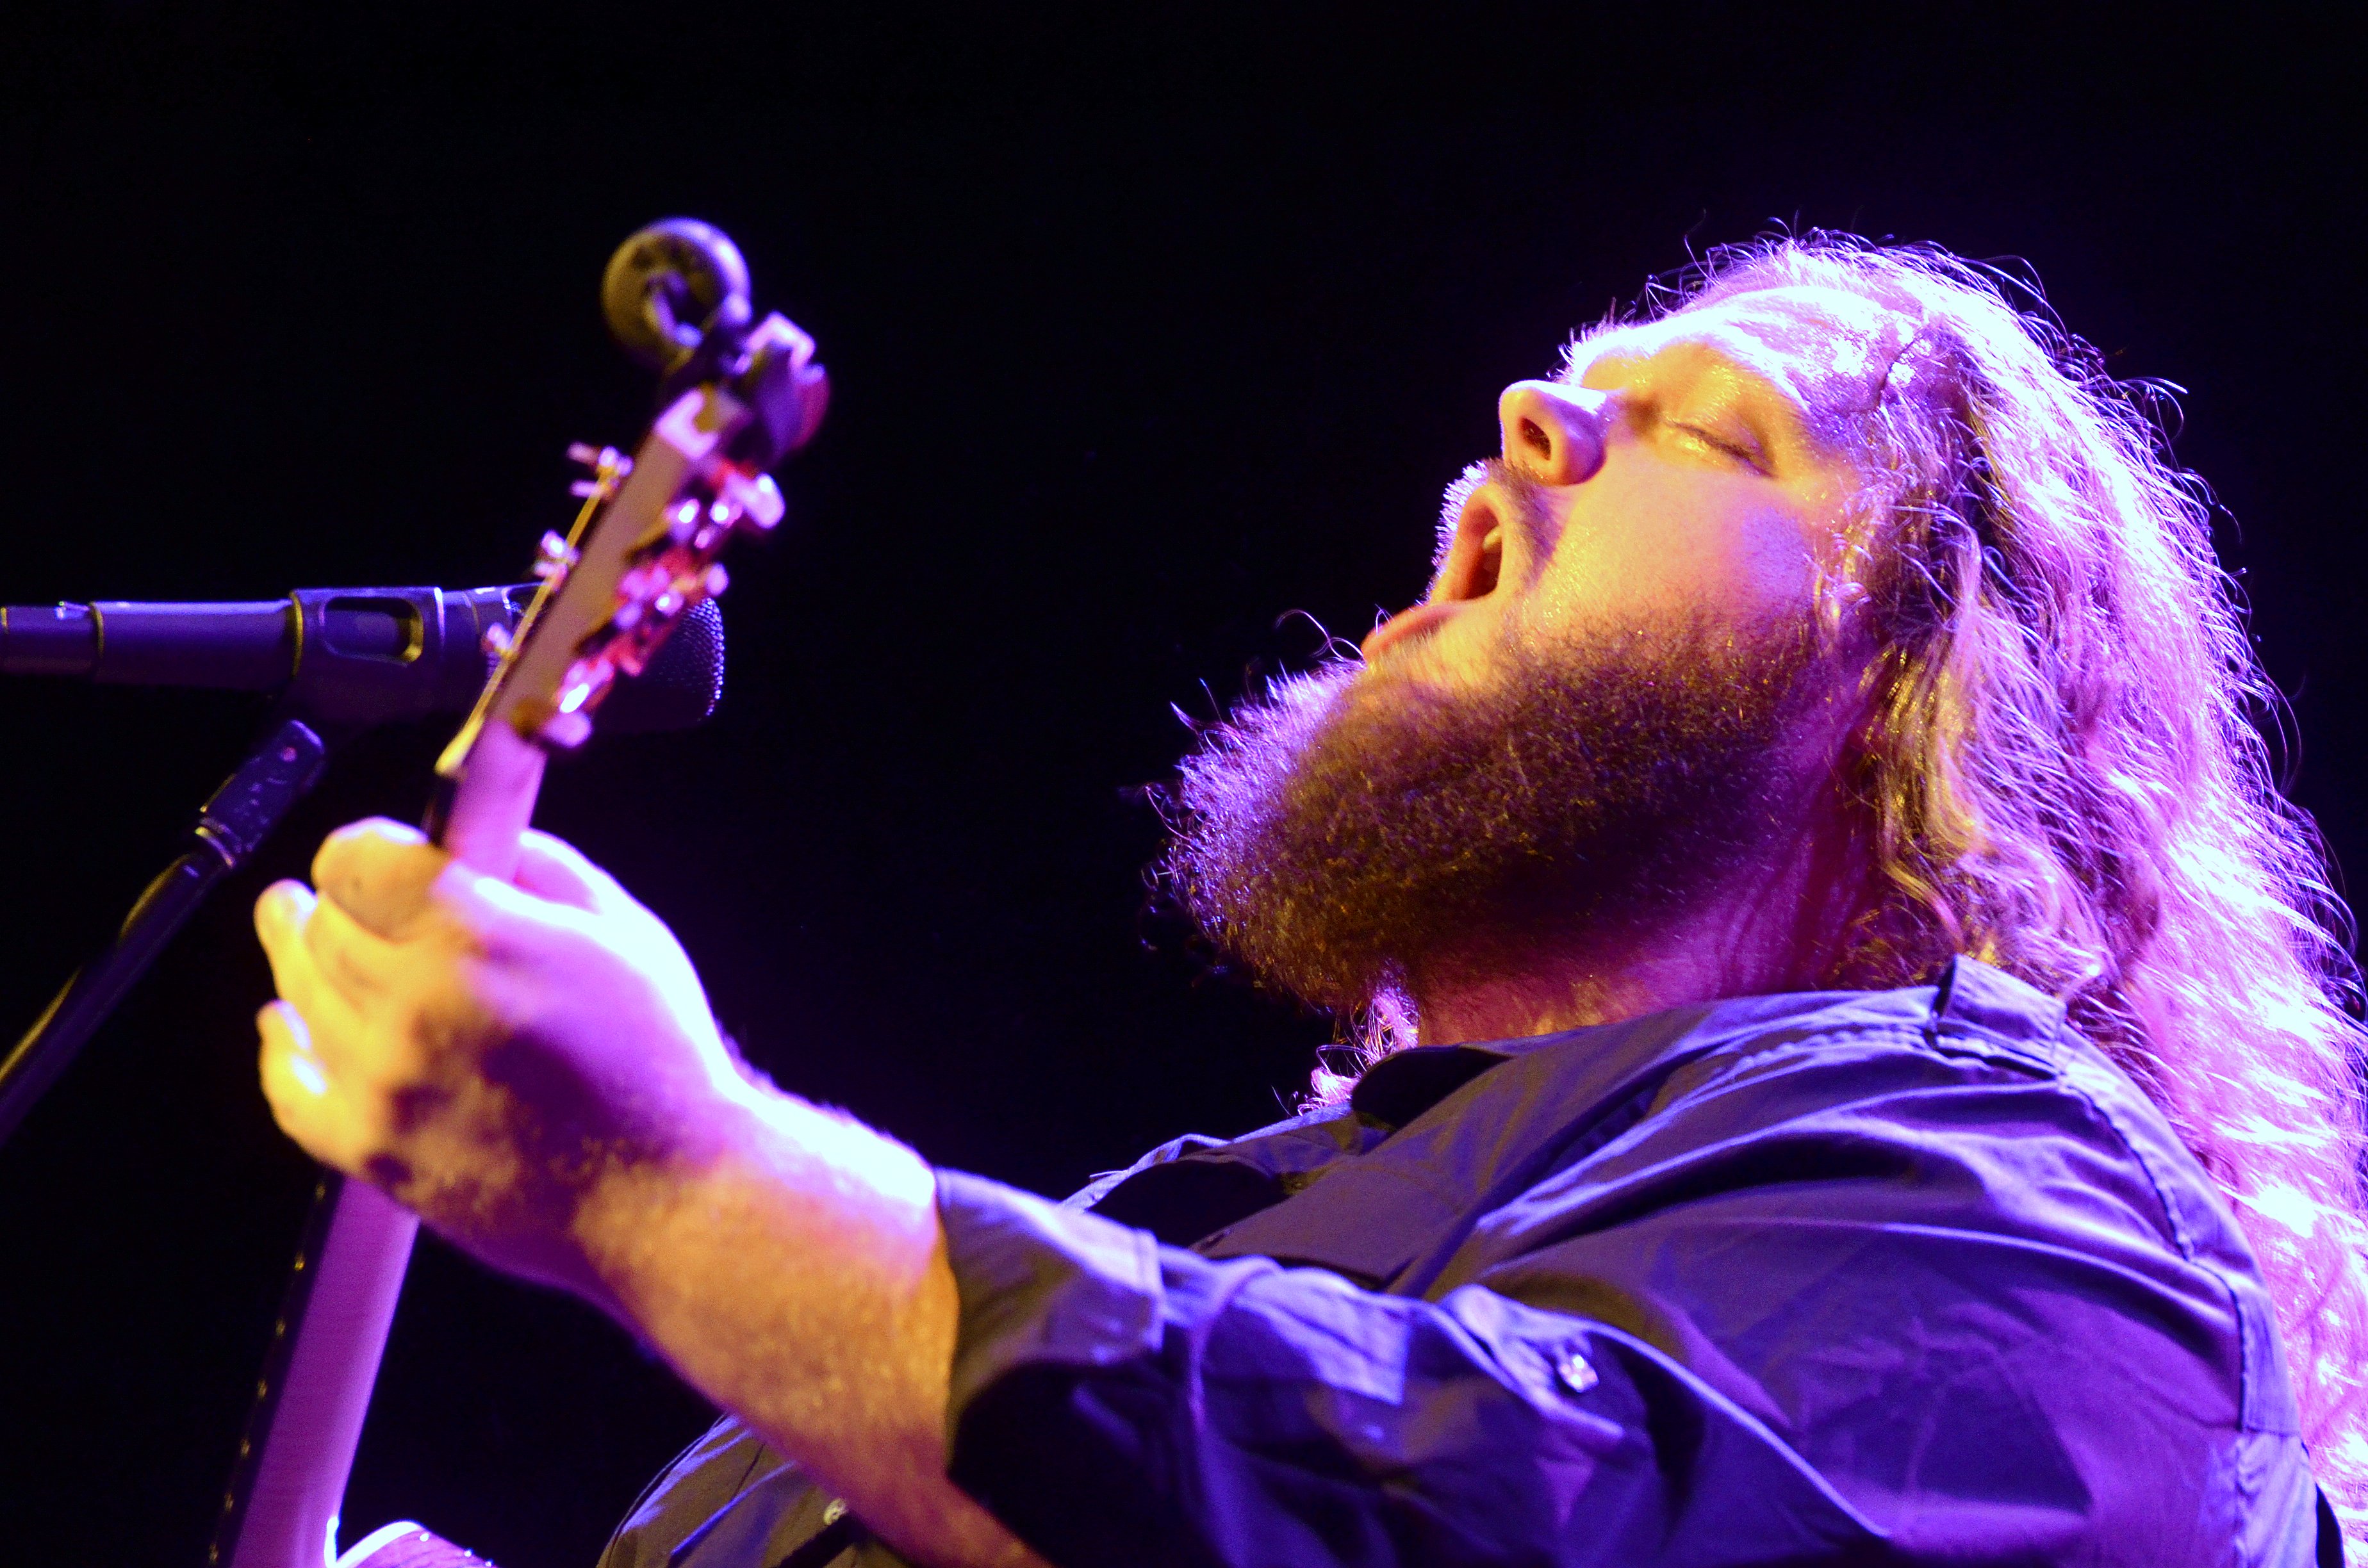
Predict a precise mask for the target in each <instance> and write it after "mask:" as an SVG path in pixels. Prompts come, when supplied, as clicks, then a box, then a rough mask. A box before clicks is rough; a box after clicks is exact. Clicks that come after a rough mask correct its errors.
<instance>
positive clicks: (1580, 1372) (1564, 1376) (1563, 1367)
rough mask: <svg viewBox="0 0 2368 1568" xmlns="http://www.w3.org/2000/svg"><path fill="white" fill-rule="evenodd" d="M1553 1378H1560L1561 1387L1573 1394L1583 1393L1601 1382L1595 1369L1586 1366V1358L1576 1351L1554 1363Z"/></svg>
mask: <svg viewBox="0 0 2368 1568" xmlns="http://www.w3.org/2000/svg"><path fill="white" fill-rule="evenodd" d="M1554 1376H1555V1377H1557V1378H1560V1379H1561V1380H1562V1386H1563V1387H1565V1388H1566V1389H1568V1390H1570V1392H1573V1393H1585V1392H1587V1391H1588V1390H1589V1389H1591V1388H1593V1387H1594V1386H1595V1385H1596V1384H1598V1383H1600V1382H1601V1381H1603V1380H1602V1379H1601V1378H1600V1377H1598V1376H1596V1373H1595V1369H1594V1368H1593V1367H1590V1366H1588V1364H1587V1358H1586V1357H1584V1356H1582V1355H1580V1354H1579V1353H1578V1352H1577V1351H1576V1350H1574V1351H1572V1352H1571V1353H1570V1354H1569V1355H1567V1356H1565V1357H1564V1358H1562V1359H1561V1360H1559V1361H1557V1362H1555V1363H1554Z"/></svg>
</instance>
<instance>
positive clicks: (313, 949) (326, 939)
mask: <svg viewBox="0 0 2368 1568" xmlns="http://www.w3.org/2000/svg"><path fill="white" fill-rule="evenodd" d="M302 941H303V944H304V950H305V952H306V953H307V954H308V955H310V957H311V958H312V960H313V971H314V972H315V973H316V974H318V975H319V977H320V978H321V979H322V980H324V981H325V982H326V983H328V984H329V985H331V986H332V987H334V988H335V989H336V993H337V994H338V995H340V996H342V997H344V998H345V999H346V1001H347V1002H348V1003H350V1004H352V1005H353V1006H355V1008H356V1009H358V1010H359V1009H361V1008H364V1007H366V1006H369V1005H370V1003H372V1002H374V1001H376V1000H377V999H378V998H380V997H381V996H384V995H385V994H387V993H388V992H389V991H390V990H392V989H393V988H394V985H395V983H397V982H398V981H399V980H400V979H402V978H403V976H404V972H405V971H406V970H407V969H415V968H416V967H417V966H419V965H421V964H423V963H425V962H427V961H429V959H428V955H427V954H424V953H422V952H421V951H419V950H418V944H416V943H397V942H390V941H388V940H387V939H386V938H385V937H381V936H380V935H379V934H378V933H377V932H375V931H372V930H370V928H369V927H368V926H364V925H362V923H361V922H360V921H359V920H356V919H355V918H354V917H353V916H352V915H349V914H347V912H346V908H345V905H343V904H341V903H337V902H336V900H334V899H323V900H321V901H320V902H319V903H316V904H315V905H314V906H313V911H312V913H311V914H310V915H308V916H307V917H306V919H305V920H304V922H303V928H302Z"/></svg>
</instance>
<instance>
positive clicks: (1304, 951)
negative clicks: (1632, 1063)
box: [1160, 619, 1816, 1012]
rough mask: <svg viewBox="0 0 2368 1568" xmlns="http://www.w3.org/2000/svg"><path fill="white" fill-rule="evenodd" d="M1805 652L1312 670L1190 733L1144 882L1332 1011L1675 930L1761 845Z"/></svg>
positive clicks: (1792, 625)
mask: <svg viewBox="0 0 2368 1568" xmlns="http://www.w3.org/2000/svg"><path fill="white" fill-rule="evenodd" d="M1815 644H1816V639H1815V635H1814V632H1813V631H1811V629H1810V625H1809V623H1808V622H1807V621H1806V620H1805V619H1804V620H1801V621H1787V622H1782V623H1776V624H1769V625H1765V626H1762V627H1759V628H1758V629H1755V630H1754V631H1749V632H1748V633H1737V632H1736V631H1733V630H1731V629H1719V630H1713V629H1712V628H1710V627H1708V626H1705V625H1692V626H1682V627H1679V628H1676V629H1671V628H1668V627H1659V628H1643V627H1624V628H1616V629H1611V628H1598V629H1593V630H1592V631H1590V633H1589V634H1588V635H1586V636H1584V637H1583V638H1580V639H1577V641H1576V642H1575V643H1574V645H1572V646H1570V647H1568V648H1565V649H1563V650H1561V651H1558V652H1554V653H1547V652H1542V651H1540V650H1538V649H1537V648H1536V647H1535V646H1534V645H1533V644H1532V643H1531V642H1529V641H1528V640H1526V639H1520V638H1518V637H1516V636H1513V635H1511V634H1509V633H1508V637H1507V639H1506V640H1505V642H1503V643H1502V644H1501V646H1500V647H1499V649H1498V653H1499V657H1498V659H1497V661H1496V669H1497V677H1496V678H1494V679H1492V680H1491V682H1490V684H1489V685H1488V686H1487V687H1485V688H1484V689H1480V690H1476V691H1463V692H1455V691H1442V690H1440V689H1438V688H1435V687H1429V686H1426V685H1423V684H1419V683H1417V681H1416V680H1415V679H1413V678H1412V677H1411V676H1409V675H1408V674H1406V665H1407V663H1408V661H1405V660H1403V659H1402V660H1400V661H1398V662H1397V663H1395V664H1390V663H1384V664H1383V665H1378V666H1375V667H1372V668H1367V667H1365V666H1362V665H1357V664H1354V663H1342V664H1336V665H1326V666H1325V667H1323V668H1321V669H1319V670H1317V671H1315V673H1314V674H1312V675H1307V676H1295V677H1292V678H1290V679H1287V680H1284V681H1281V682H1280V683H1278V684H1277V685H1276V686H1275V687H1273V688H1272V689H1271V690H1270V691H1269V693H1268V695H1267V696H1266V697H1265V698H1264V699H1259V700H1255V701H1250V702H1246V703H1244V704H1243V705H1242V706H1240V707H1239V708H1237V709H1236V710H1235V711H1234V713H1233V714H1232V716H1231V717H1230V718H1229V719H1228V721H1227V722H1224V723H1223V724H1220V725H1216V726H1214V727H1212V729H1210V730H1209V731H1207V732H1204V733H1203V734H1202V737H1201V744H1200V745H1199V747H1198V748H1197V749H1196V751H1195V752H1194V754H1193V755H1192V756H1189V757H1187V758H1186V759H1185V760H1184V761H1183V763H1182V764H1181V765H1180V768H1179V777H1178V784H1177V788H1176V790H1175V791H1174V793H1173V795H1172V797H1171V799H1172V801H1173V803H1174V811H1173V813H1172V817H1173V820H1172V823H1171V826H1172V827H1173V830H1174V834H1173V837H1172V838H1171V840H1170V842H1169V845H1168V848H1167V853H1166V855H1165V857H1164V858H1163V859H1162V861H1161V865H1160V870H1161V872H1162V873H1163V875H1164V877H1165V879H1166V881H1167V885H1168V886H1169V887H1170V888H1171V889H1173V890H1174V891H1175V892H1177V893H1178V894H1179V895H1180V897H1181V902H1182V903H1183V904H1184V906H1185V907H1186V908H1187V909H1188V910H1189V911H1190V914H1191V915H1192V916H1193V918H1194V919H1195V921H1196V922H1197V923H1198V924H1199V926H1200V927H1201V930H1202V932H1203V933H1205V934H1206V935H1207V936H1208V937H1210V938H1211V939H1212V941H1214V942H1215V943H1216V945H1217V946H1218V947H1219V948H1220V949H1224V950H1225V951H1227V952H1229V953H1230V954H1232V955H1233V956H1234V957H1235V958H1236V959H1237V960H1240V961H1241V962H1243V963H1245V964H1247V966H1248V967H1249V968H1251V969H1252V970H1253V971H1256V972H1257V973H1258V975H1259V976H1260V977H1261V978H1262V979H1263V980H1265V981H1266V982H1267V983H1269V984H1271V985H1275V986H1279V987H1281V989H1283V990H1285V991H1288V992H1290V993H1291V994H1293V995H1295V996H1297V997H1299V998H1300V999H1301V1000H1303V1001H1304V1002H1306V1003H1309V1004H1311V1005H1313V1006H1319V1007H1326V1008H1331V1009H1334V1010H1336V1011H1342V1012H1347V1011H1350V1010H1353V1009H1356V1008H1359V1007H1363V1006H1370V1005H1372V1004H1374V1003H1375V1002H1376V1001H1377V999H1380V998H1383V997H1385V996H1387V995H1389V994H1391V993H1394V992H1400V991H1407V990H1411V991H1413V992H1415V993H1417V994H1418V993H1419V992H1421V991H1422V990H1423V989H1424V988H1425V986H1424V982H1425V979H1426V977H1430V978H1440V977H1443V976H1444V975H1446V974H1448V973H1450V972H1456V971H1469V970H1470V969H1471V968H1472V967H1474V966H1475V965H1477V966H1485V965H1488V964H1491V963H1493V962H1496V961H1498V960H1500V958H1502V957H1507V956H1510V955H1512V954H1514V953H1515V952H1517V951H1518V949H1520V947H1522V946H1524V945H1526V944H1528V943H1530V942H1533V941H1535V940H1536V939H1537V938H1539V937H1543V936H1549V935H1552V934H1554V933H1555V932H1557V931H1575V930H1578V929H1582V928H1584V927H1586V926H1590V925H1594V924H1596V923H1599V922H1607V921H1627V922H1629V923H1630V924H1631V925H1632V926H1633V925H1634V923H1635V922H1637V921H1638V920H1640V919H1643V918H1646V917H1661V918H1667V917H1669V916H1672V915H1679V914H1681V913H1682V911H1683V909H1684V908H1685V906H1686V904H1687V903H1688V902H1689V900H1690V899H1691V897H1692V896H1693V895H1694V894H1696V893H1697V892H1699V891H1700V890H1701V889H1702V888H1703V887H1704V886H1705V885H1706V884H1708V883H1710V882H1712V881H1715V880H1716V879H1717V878H1718V877H1720V876H1721V875H1722V874H1723V873H1725V872H1727V871H1729V870H1731V869H1733V868H1734V867H1735V866H1736V863H1737V862H1738V860H1739V859H1740V858H1741V857H1742V856H1743V855H1744V854H1745V853H1746V852H1748V850H1749V849H1750V848H1751V847H1753V846H1756V845H1758V844H1759V843H1761V842H1763V841H1764V839H1765V838H1766V836H1767V834H1768V832H1769V827H1770V824H1769V823H1768V822H1767V821H1766V820H1765V819H1766V817H1767V815H1768V807H1767V805H1766V802H1767V801H1768V800H1769V798H1770V785H1771V784H1772V783H1773V782H1774V781H1775V778H1776V776H1777V775H1778V774H1779V773H1780V772H1781V771H1782V768H1783V766H1784V765H1783V762H1782V754H1783V751H1784V746H1783V742H1784V740H1785V738H1786V735H1787V733H1789V732H1790V731H1791V730H1792V729H1793V727H1794V721H1795V719H1796V718H1797V716H1798V714H1799V713H1800V712H1802V711H1803V710H1804V709H1805V708H1806V707H1807V706H1808V704H1809V701H1810V700H1811V699H1810V698H1809V697H1808V696H1807V695H1805V694H1804V687H1805V686H1806V685H1807V684H1808V683H1807V682H1805V681H1804V672H1805V671H1807V670H1808V669H1809V668H1810V667H1811V666H1812V665H1814V664H1815V662H1816V659H1815V652H1816V646H1815Z"/></svg>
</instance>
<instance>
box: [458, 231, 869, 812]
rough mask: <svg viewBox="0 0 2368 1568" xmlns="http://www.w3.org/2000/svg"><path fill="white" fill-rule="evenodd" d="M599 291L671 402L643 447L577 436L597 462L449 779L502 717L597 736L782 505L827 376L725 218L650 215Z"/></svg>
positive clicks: (570, 738) (618, 330) (546, 738)
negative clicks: (616, 700)
mask: <svg viewBox="0 0 2368 1568" xmlns="http://www.w3.org/2000/svg"><path fill="white" fill-rule="evenodd" d="M601 292H602V302H603V305H604V308H605V311H606V313H607V315H608V318H609V327H610V330H611V331H612V332H613V333H614V334H615V335H616V336H617V337H618V339H619V341H620V343H622V344H623V345H624V347H626V349H627V350H628V352H630V353H632V354H633V355H634V356H635V357H636V358H641V359H643V361H644V362H646V363H649V364H651V365H653V366H654V367H655V368H656V369H659V370H660V371H661V372H662V376H663V380H662V381H661V383H660V385H661V393H660V396H661V403H662V406H661V409H660V412H659V414H658V416H657V418H656V419H655V421H654V422H653V423H652V425H651V426H650V429H649V432H648V434H646V435H645V436H644V437H643V438H642V441H641V444H640V445H639V446H638V447H637V448H636V449H634V451H633V452H632V455H630V456H627V455H626V454H624V453H621V452H620V451H618V450H616V449H613V448H601V449H593V448H590V447H586V446H577V447H575V448H571V449H570V451H569V455H570V456H572V457H574V458H575V460H578V461H579V462H582V463H583V464H585V465H586V468H587V469H588V470H589V471H590V472H589V475H588V477H587V478H586V479H584V480H581V481H579V482H578V483H577V484H576V486H575V489H576V493H577V494H580V495H581V496H583V498H584V505H583V507H582V509H581V510H580V511H579V512H578V513H577V515H576V518H575V526H574V527H573V528H571V529H570V530H569V531H568V534H567V536H566V537H565V538H564V539H563V538H561V537H560V536H559V535H557V534H555V533H553V534H545V535H544V536H543V541H542V548H541V552H540V556H539V559H538V560H537V562H536V563H535V574H536V575H537V576H539V577H540V578H541V580H542V586H541V590H540V591H539V592H538V593H537V594H536V595H535V597H534V600H533V602H532V603H531V604H529V606H528V608H527V610H526V612H525V614H524V615H523V616H522V617H521V618H520V619H519V621H518V627H517V630H516V631H514V632H512V633H511V634H510V635H509V636H508V637H507V639H505V640H503V641H502V642H500V643H498V644H496V645H495V652H496V653H498V654H499V655H500V658H499V662H498V664H497V665H495V670H494V673H493V676H492V677H491V679H490V680H489V681H488V682H487V684H486V687H485V690H484V695H483V696H481V697H480V698H479V699H478V702H477V706H476V710H475V711H473V712H472V713H471V714H470V716H469V719H468V722H466V723H465V724H463V725H462V726H461V731H460V733H458V734H456V735H454V736H453V738H452V742H451V744H450V745H449V746H447V747H446V748H445V751H444V755H443V756H442V757H441V758H439V759H438V762H437V765H436V772H437V776H438V779H439V780H441V781H442V782H443V784H444V785H445V786H446V787H447V788H448V789H450V788H455V787H458V786H459V785H460V784H461V783H462V781H463V780H464V779H466V778H468V777H469V775H470V773H471V771H472V764H476V763H478V762H480V761H482V760H483V759H484V752H485V751H486V750H487V749H488V747H489V746H490V747H492V748H493V749H507V748H506V747H505V745H504V743H503V742H501V741H498V740H489V737H491V736H493V735H494V734H495V733H496V732H502V733H507V735H509V736H514V737H516V738H517V739H518V740H519V741H523V742H526V743H528V744H530V745H531V746H533V747H534V748H536V749H537V750H538V751H541V752H548V751H554V750H558V751H566V750H573V749H575V747H576V746H579V745H581V744H584V742H585V741H586V740H587V739H589V738H590V736H591V733H592V728H593V715H594V714H595V712H596V711H597V710H598V708H599V706H600V702H601V699H603V698H605V697H606V696H607V695H608V693H609V689H610V688H611V687H613V686H614V685H615V684H616V682H617V681H618V680H619V679H620V678H624V677H630V676H636V675H639V674H640V673H641V672H642V670H643V667H644V666H646V665H648V663H649V661H650V658H651V656H652V655H653V654H655V653H656V652H657V650H658V647H659V646H660V644H662V643H663V642H665V641H666V638H667V636H668V635H669V634H670V633H672V631H674V629H675V628H676V626H677V625H678V624H679V623H680V622H681V620H682V619H683V617H684V616H685V615H687V614H688V613H689V611H690V610H691V609H692V608H693V607H695V606H696V605H698V604H699V603H700V601H701V600H702V599H708V598H712V597H715V596H716V595H718V594H721V593H722V592H723V587H724V582H725V576H724V571H723V565H722V563H721V561H720V560H719V557H721V556H722V554H723V550H724V547H725V546H726V545H727V544H728V543H730V541H731V540H733V539H734V537H736V536H738V535H741V534H765V533H769V532H771V531H772V529H773V528H774V527H775V526H776V525H778V524H779V523H780V520H781V516H782V511H783V506H782V501H781V493H780V489H779V488H778V487H777V486H776V485H775V484H774V483H773V480H772V477H771V475H770V474H768V472H766V470H767V469H768V468H769V467H771V466H772V465H773V464H775V463H777V462H779V461H780V460H781V459H783V458H785V457H787V456H788V455H789V454H790V453H791V452H793V451H795V450H796V449H798V448H799V447H802V446H803V445H804V444H805V442H806V441H807V440H808V439H809V438H811V437H812V436H813V435H814V429H815V427H816V426H819V425H820V424H821V422H822V415H823V409H824V405H825V403H826V402H827V400H828V396H829V381H828V380H827V379H826V378H825V375H824V373H823V368H822V366H821V365H820V364H818V363H816V362H815V360H814V340H813V339H812V338H811V337H808V336H807V335H805V334H804V333H803V332H802V331H800V330H799V329H798V328H797V327H796V326H795V325H794V324H791V322H790V321H789V320H788V318H786V317H784V316H781V315H779V314H772V315H768V316H766V317H765V318H764V319H763V320H761V321H758V322H756V323H755V324H753V325H751V324H749V323H750V317H751V316H752V314H753V312H752V311H751V310H750V307H749V303H748V274H747V267H746V264H745V263H744V262H742V260H741V258H740V253H739V251H738V250H737V249H736V248H735V247H734V245H733V244H732V242H731V241H730V240H729V239H727V238H725V237H724V235H723V233H720V232H719V231H717V230H715V229H713V228H711V227H709V226H708V225H707V224H704V223H700V222H695V221H693V220H689V219H671V220H668V221H667V222H663V223H657V224H654V225H652V226H651V227H650V228H647V229H644V230H643V231H642V232H641V233H638V234H635V235H634V236H633V237H632V239H630V240H628V241H626V242H625V244H624V245H623V246H622V247H621V248H620V250H619V251H618V252H617V255H616V256H615V257H614V258H613V259H612V260H611V261H610V262H609V271H608V275H607V277H606V278H604V280H603V283H602V290H601Z"/></svg>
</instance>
